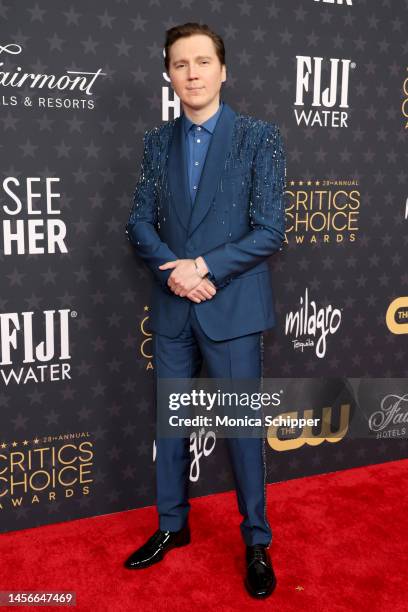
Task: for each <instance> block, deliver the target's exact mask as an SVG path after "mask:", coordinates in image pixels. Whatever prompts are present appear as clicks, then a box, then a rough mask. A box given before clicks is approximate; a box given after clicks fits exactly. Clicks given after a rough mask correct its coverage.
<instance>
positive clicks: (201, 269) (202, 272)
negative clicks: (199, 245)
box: [194, 255, 208, 278]
mask: <svg viewBox="0 0 408 612" xmlns="http://www.w3.org/2000/svg"><path fill="white" fill-rule="evenodd" d="M194 265H195V269H196V272H197V274H198V275H199V276H201V278H204V277H205V276H207V274H208V267H207V264H206V263H205V259H204V258H203V257H201V255H200V256H199V257H196V258H195V259H194Z"/></svg>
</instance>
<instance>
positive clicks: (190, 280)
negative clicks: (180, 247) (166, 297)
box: [159, 259, 217, 304]
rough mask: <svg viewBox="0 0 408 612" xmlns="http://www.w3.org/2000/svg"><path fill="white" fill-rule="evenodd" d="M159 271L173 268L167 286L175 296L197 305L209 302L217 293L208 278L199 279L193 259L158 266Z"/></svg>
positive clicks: (168, 262)
mask: <svg viewBox="0 0 408 612" xmlns="http://www.w3.org/2000/svg"><path fill="white" fill-rule="evenodd" d="M159 268H160V270H169V269H171V268H173V272H172V273H171V274H170V276H169V278H168V280H167V284H168V286H169V287H170V289H171V290H172V291H173V293H175V294H176V295H179V296H180V297H187V298H188V299H190V300H191V301H193V302H196V303H197V304H198V303H200V302H202V301H204V300H210V299H211V298H212V297H213V296H214V295H215V294H216V292H217V290H216V288H215V285H214V284H213V283H212V282H211V281H210V280H209V279H208V278H201V276H200V275H199V274H198V273H197V270H196V267H195V264H194V260H193V259H176V260H175V261H167V262H166V263H164V264H162V265H161V266H159Z"/></svg>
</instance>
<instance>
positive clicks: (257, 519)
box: [153, 303, 272, 546]
mask: <svg viewBox="0 0 408 612" xmlns="http://www.w3.org/2000/svg"><path fill="white" fill-rule="evenodd" d="M197 307H198V308H199V307H200V305H196V304H193V303H191V307H190V311H189V316H188V319H187V322H186V325H185V327H184V328H183V330H182V332H181V333H180V334H179V335H178V336H177V337H176V338H169V337H167V336H163V335H160V334H157V333H153V348H154V357H153V359H154V374H155V379H156V384H157V379H158V378H196V377H198V375H199V372H200V370H201V366H202V362H203V360H204V361H205V364H206V368H207V372H208V377H209V378H229V379H233V378H258V379H259V378H260V377H261V374H262V371H261V370H262V363H261V358H262V355H261V341H262V338H261V332H255V333H251V334H248V335H245V336H240V337H237V338H233V339H229V340H221V341H215V340H211V339H210V338H209V337H208V336H207V335H206V334H205V333H204V332H203V330H202V328H201V326H200V323H199V321H198V319H197V316H196V312H195V309H196V308H197ZM225 441H226V444H227V449H228V454H229V457H230V461H231V466H232V471H233V475H234V480H235V489H236V495H237V502H238V509H239V512H240V513H241V515H242V517H243V520H242V522H241V524H240V530H241V534H242V537H243V540H244V542H245V544H247V545H249V546H252V545H254V544H264V545H266V546H269V545H270V543H271V541H272V531H271V528H270V525H269V523H268V520H267V516H266V463H265V439H263V438H226V439H225ZM189 473H190V449H189V439H188V438H159V437H156V495H157V511H158V514H159V527H160V529H163V530H169V531H178V530H179V529H181V528H182V527H183V526H184V524H185V523H186V521H187V518H188V513H189V510H190V503H189V499H188V485H189Z"/></svg>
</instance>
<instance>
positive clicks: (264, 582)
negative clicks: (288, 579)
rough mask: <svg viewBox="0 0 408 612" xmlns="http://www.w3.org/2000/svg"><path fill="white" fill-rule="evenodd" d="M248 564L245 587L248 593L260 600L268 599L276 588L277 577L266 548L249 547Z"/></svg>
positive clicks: (259, 546)
mask: <svg viewBox="0 0 408 612" xmlns="http://www.w3.org/2000/svg"><path fill="white" fill-rule="evenodd" d="M246 563H247V575H246V578H245V586H246V589H247V591H248V593H249V594H250V595H252V597H257V598H259V599H261V598H263V597H268V596H269V595H270V594H271V593H272V591H273V590H274V588H275V587H276V576H275V574H274V571H273V567H272V561H271V558H270V556H269V552H268V550H267V548H266V546H264V545H263V544H255V545H254V546H247V548H246Z"/></svg>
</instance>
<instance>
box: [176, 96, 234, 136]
mask: <svg viewBox="0 0 408 612" xmlns="http://www.w3.org/2000/svg"><path fill="white" fill-rule="evenodd" d="M223 106H224V102H223V101H222V100H221V102H220V105H219V107H218V110H216V111H215V113H214V114H213V115H211V117H210V118H209V119H207V120H206V121H204V123H200V124H199V125H201V126H202V127H203V128H204V129H205V130H207V131H208V132H210V133H211V134H212V133H213V131H214V130H215V126H216V123H217V121H218V117H219V116H220V113H221V111H222V107H223ZM182 119H183V126H184V133H185V134H187V132H188V130H189V129H190V128H191V126H192V125H197V124H194V123H193V121H191V120H190V119H189V118H188V117H187V115H186V114H185V113H184V112H183V116H182Z"/></svg>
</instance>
